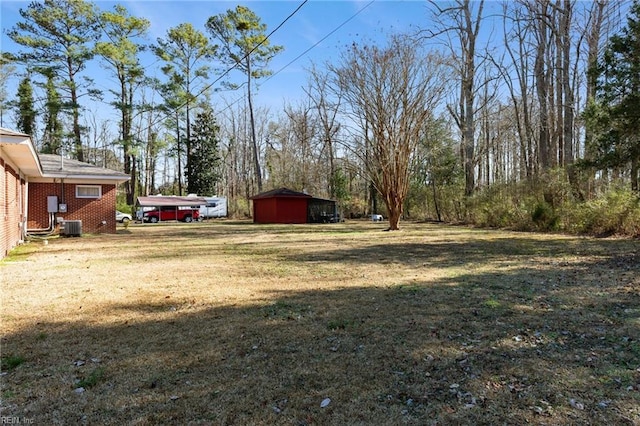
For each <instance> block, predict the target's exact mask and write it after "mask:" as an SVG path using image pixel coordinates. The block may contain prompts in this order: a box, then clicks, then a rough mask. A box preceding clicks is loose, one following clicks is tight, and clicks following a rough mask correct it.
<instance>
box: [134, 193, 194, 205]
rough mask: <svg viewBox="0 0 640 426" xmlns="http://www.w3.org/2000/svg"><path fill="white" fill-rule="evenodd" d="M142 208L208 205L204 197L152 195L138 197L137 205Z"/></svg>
mask: <svg viewBox="0 0 640 426" xmlns="http://www.w3.org/2000/svg"><path fill="white" fill-rule="evenodd" d="M136 204H137V205H138V206H140V207H176V206H201V205H203V204H207V200H205V199H204V198H202V197H178V196H175V195H150V196H148V197H138V201H137V203H136Z"/></svg>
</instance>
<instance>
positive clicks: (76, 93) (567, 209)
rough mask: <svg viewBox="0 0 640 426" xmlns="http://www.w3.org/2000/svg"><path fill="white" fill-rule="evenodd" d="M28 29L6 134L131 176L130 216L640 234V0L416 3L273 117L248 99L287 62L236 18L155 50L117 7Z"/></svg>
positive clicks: (71, 12)
mask: <svg viewBox="0 0 640 426" xmlns="http://www.w3.org/2000/svg"><path fill="white" fill-rule="evenodd" d="M303 7H304V6H303ZM20 15H21V19H22V20H21V21H20V22H18V23H16V24H15V25H14V26H13V27H11V28H7V29H6V31H7V35H8V36H9V37H10V39H11V40H12V41H13V42H15V43H16V45H17V46H19V49H18V50H16V51H11V52H9V51H5V50H3V53H2V62H1V68H0V82H2V88H1V89H2V97H1V98H0V101H1V105H0V108H1V114H0V117H1V118H2V123H1V125H2V126H3V127H12V128H16V129H17V130H20V131H23V132H26V133H29V134H31V135H32V137H33V140H34V141H35V142H36V144H37V146H38V149H39V150H40V151H41V152H48V153H58V154H61V155H66V156H70V157H73V158H76V159H78V160H83V161H88V162H93V163H96V164H99V165H101V166H105V165H106V166H108V167H112V168H114V169H116V170H122V171H124V172H125V173H127V174H129V175H130V176H131V181H130V182H129V183H128V186H127V187H125V188H124V192H123V198H122V200H121V203H120V204H121V205H129V206H131V205H132V204H133V202H134V200H135V197H136V196H138V195H147V194H154V193H162V194H165V195H167V194H177V195H183V194H187V193H190V192H200V191H202V190H206V191H210V192H216V193H217V195H221V196H227V197H228V198H229V200H230V206H229V207H230V213H231V214H232V215H234V216H237V217H245V216H248V215H250V208H249V201H248V200H249V197H251V196H252V195H255V194H256V193H258V192H260V191H262V190H268V189H271V188H275V187H279V186H287V187H290V188H291V189H294V190H298V191H302V190H305V191H308V192H309V193H313V194H314V195H315V196H319V197H326V198H333V199H336V200H338V202H339V204H340V209H341V211H342V214H343V216H344V217H347V218H350V217H353V218H355V217H366V216H368V215H370V214H373V213H382V214H383V215H384V216H385V218H388V219H389V229H391V230H396V229H399V228H400V221H401V220H402V219H403V218H411V219H418V220H430V219H433V220H438V221H450V222H465V223H473V224H478V225H482V226H497V227H509V228H514V229H536V230H560V231H565V232H578V233H581V232H585V233H592V234H610V233H623V234H631V235H637V234H638V233H640V211H639V210H640V205H639V203H640V202H639V201H638V200H639V197H640V140H639V137H638V135H639V134H640V131H639V130H640V129H638V126H639V125H640V124H639V123H640V119H639V117H638V111H639V110H640V105H639V104H638V100H639V99H640V81H639V78H638V76H640V50H639V48H638V40H640V25H639V24H638V22H639V20H640V4H639V2H638V1H637V0H634V1H633V2H632V3H628V2H623V1H604V0H598V1H593V2H579V1H576V0H516V1H503V2H484V1H483V0H477V1H470V0H456V1H453V2H447V3H443V2H425V7H424V16H421V17H418V18H416V25H415V27H414V28H411V29H409V30H406V31H404V32H401V33H398V34H388V35H387V37H386V39H385V41H384V42H382V43H380V42H376V43H374V42H372V41H369V40H366V39H363V40H356V39H354V40H351V41H350V42H349V43H348V44H346V45H344V46H342V47H341V48H340V49H339V51H338V52H336V53H337V54H336V55H335V56H334V57H333V59H332V60H330V61H326V62H324V63H313V62H312V63H311V64H310V65H309V66H308V67H307V68H306V73H307V77H308V78H307V85H306V86H305V87H304V88H301V91H300V99H298V100H288V101H286V102H283V105H282V107H281V108H279V109H277V108H274V107H272V106H271V107H269V106H266V105H260V104H256V103H255V93H256V91H257V90H258V87H257V84H256V83H257V82H258V81H261V80H262V81H263V84H268V83H269V82H268V80H267V79H268V77H269V76H270V75H272V73H273V70H271V69H270V64H271V63H272V60H273V58H275V57H277V55H279V54H281V53H282V52H283V51H285V50H286V49H287V46H281V45H278V44H276V43H272V42H271V40H270V38H269V35H270V33H269V31H270V30H272V29H271V28H267V26H266V25H265V24H264V23H263V22H262V20H261V18H260V16H258V15H257V14H256V13H254V12H253V11H251V10H250V9H248V8H246V7H242V6H238V7H235V8H232V9H229V10H228V11H227V12H226V13H221V14H217V15H212V16H201V17H200V16H199V17H198V19H199V21H198V22H185V23H182V24H179V25H177V26H174V27H173V28H171V29H170V30H169V31H167V33H166V34H165V35H164V36H162V37H158V38H157V39H156V40H151V34H150V32H149V29H150V27H151V26H152V25H153V22H150V21H148V20H147V19H145V18H141V17H136V16H134V14H133V13H132V12H131V11H129V10H127V8H126V7H125V6H121V5H119V6H116V7H114V8H113V9H112V10H100V4H99V3H91V2H87V1H83V0H46V1H44V2H34V3H31V4H29V5H28V6H26V7H24V8H23V9H21V13H20ZM280 31H286V29H281V30H280ZM148 53H152V54H153V55H148ZM150 57H152V58H153V60H152V61H151V60H150V59H149V58H150ZM93 63H100V64H102V66H103V67H105V68H106V69H107V71H108V72H109V73H110V75H112V77H113V80H112V81H111V83H110V85H109V86H108V89H106V90H103V89H101V87H102V86H96V85H95V84H92V81H91V78H90V77H92V75H91V74H90V73H88V72H87V71H86V69H87V66H89V65H90V64H93ZM10 79H13V80H15V81H17V82H19V85H18V84H16V85H15V89H13V88H12V89H11V90H8V87H9V86H8V80H10ZM98 89H101V90H98ZM228 93H233V94H234V95H236V96H237V99H238V100H237V101H230V100H229V98H228V97H225V94H228ZM96 100H99V102H101V103H102V105H103V109H100V110H99V111H96V110H95V109H90V108H87V105H89V102H90V101H91V102H96ZM105 111H109V112H108V113H106V112H105ZM114 114H115V115H114ZM110 115H113V116H117V120H114V119H112V118H111V116H110ZM194 129H196V130H194ZM200 153H202V157H201V156H200ZM202 195H213V194H202Z"/></svg>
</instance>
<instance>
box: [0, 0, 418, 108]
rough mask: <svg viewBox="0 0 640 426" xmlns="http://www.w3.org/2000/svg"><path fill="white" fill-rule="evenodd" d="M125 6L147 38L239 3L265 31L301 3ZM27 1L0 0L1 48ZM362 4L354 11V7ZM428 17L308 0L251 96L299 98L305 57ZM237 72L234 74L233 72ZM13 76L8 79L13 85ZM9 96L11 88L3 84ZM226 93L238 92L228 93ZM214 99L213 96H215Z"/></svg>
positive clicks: (413, 8) (406, 10)
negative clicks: (144, 25) (147, 25)
mask: <svg viewBox="0 0 640 426" xmlns="http://www.w3.org/2000/svg"><path fill="white" fill-rule="evenodd" d="M95 3H96V4H97V5H98V6H99V7H100V9H102V10H107V9H111V8H112V7H113V5H114V4H116V2H107V1H97V2H95ZM118 3H120V4H122V5H124V6H126V7H127V9H128V10H129V11H130V13H131V14H132V15H134V16H139V17H145V18H147V19H148V20H149V21H150V22H151V29H150V36H149V39H150V41H155V40H156V39H157V38H158V37H164V36H165V35H166V32H167V30H168V29H169V28H171V27H175V26H177V25H179V24H181V23H184V22H189V23H191V24H193V25H194V26H195V27H196V28H198V29H200V30H202V31H203V32H205V33H206V31H205V29H204V24H205V22H206V20H207V19H208V18H209V17H210V16H213V15H218V14H220V13H224V12H226V10H228V9H232V8H234V7H235V6H236V5H237V4H242V5H244V6H247V7H249V8H250V9H251V10H253V11H254V12H255V13H256V14H257V15H258V16H259V17H260V18H261V19H262V22H263V23H265V24H266V25H267V32H270V31H272V30H273V29H275V28H276V27H277V26H278V25H280V24H281V23H282V22H283V21H284V20H285V19H286V18H287V16H289V15H290V14H291V13H292V12H293V11H294V10H295V9H296V8H297V7H298V6H299V5H300V4H301V3H302V0H300V1H289V0H282V1H244V2H238V1H204V0H201V1H177V0H173V1H169V0H167V1H158V0H137V1H121V2H118ZM28 4H29V1H11V0H8V1H7V0H2V1H1V2H0V16H1V21H0V22H1V26H2V30H3V31H2V39H1V47H2V50H3V51H16V50H17V49H19V48H18V47H17V46H15V45H14V44H13V42H12V41H11V40H10V39H9V38H8V37H7V36H6V34H5V30H7V29H9V28H11V27H13V26H14V25H15V23H16V22H18V21H19V20H20V19H21V17H20V15H19V13H18V11H19V9H20V8H26V7H27V6H28ZM361 9H364V10H362V11H361V12H360V13H359V14H357V13H358V11H360V10H361ZM356 14H357V16H355V17H353V16H354V15H356ZM352 17H353V19H351V20H350V21H349V22H348V23H346V24H345V25H344V26H342V27H341V28H340V29H338V30H337V31H336V32H335V33H334V34H332V35H331V36H329V37H328V38H327V39H326V40H324V41H323V42H322V43H320V44H319V45H318V46H316V47H314V48H313V49H312V50H311V51H310V52H309V53H307V54H306V55H305V56H303V57H301V58H300V59H298V60H297V61H296V62H294V63H293V64H290V65H288V66H287V64H289V63H290V62H291V61H293V60H294V59H295V58H296V57H298V56H299V55H300V54H302V53H303V52H304V51H305V50H307V49H309V48H310V47H312V46H313V45H314V44H315V43H317V42H318V41H320V40H321V39H323V38H324V37H325V36H327V35H328V34H329V33H331V32H332V31H334V30H336V28H338V27H339V26H340V25H341V24H343V23H344V22H345V21H347V20H348V19H350V18H352ZM427 19H428V12H427V4H426V1H407V0H387V1H382V0H376V1H373V2H370V1H369V0H365V1H323V0H310V1H308V2H307V3H306V4H305V5H304V6H302V8H301V9H300V10H299V11H298V12H297V13H296V14H295V15H294V16H293V17H291V18H290V19H289V20H288V21H287V22H286V23H285V24H284V25H283V26H282V27H281V28H280V29H279V30H278V31H276V32H275V33H274V34H273V36H272V38H271V39H270V40H271V43H273V44H277V45H282V46H284V51H283V52H282V53H280V54H279V55H278V56H277V57H276V58H274V60H273V61H272V63H271V67H270V68H271V70H272V71H274V72H275V71H278V70H281V69H282V68H283V67H285V66H286V68H284V69H282V70H281V71H280V72H279V73H278V74H277V75H275V76H273V77H272V78H271V79H270V80H269V81H266V82H259V84H260V88H259V91H258V95H257V98H256V104H257V105H264V106H271V107H275V108H277V107H278V106H281V105H282V104H283V103H284V102H285V101H289V102H296V101H297V100H298V99H302V97H303V94H304V92H303V90H302V86H304V85H305V83H306V78H307V73H306V71H305V70H304V68H305V67H308V66H309V64H310V61H312V60H313V61H314V62H316V63H319V64H321V63H323V62H325V61H336V60H337V59H338V58H339V55H340V51H341V50H342V49H343V47H344V46H346V45H349V44H351V43H352V42H354V41H355V42H360V41H363V40H364V41H366V42H374V43H384V40H385V38H386V37H387V35H388V34H391V33H397V32H408V31H411V30H412V29H415V28H416V27H417V26H419V27H424V26H425V23H426V21H427ZM154 62H156V60H155V58H154V57H153V56H151V55H149V56H148V57H145V59H144V60H143V64H144V65H145V66H147V67H148V68H147V70H148V72H149V73H151V74H157V75H159V74H160V71H159V66H160V64H159V63H155V64H154ZM88 72H89V73H90V74H91V76H92V77H94V78H95V80H96V82H97V83H96V84H97V85H98V86H99V87H100V86H103V87H102V88H103V89H104V88H106V86H107V85H105V84H102V83H101V82H105V81H108V80H105V78H106V77H105V76H104V75H103V74H101V73H103V71H102V70H101V69H100V67H99V66H98V65H97V63H96V65H95V66H92V67H91V68H90V69H89V70H88ZM236 77H239V76H237V75H236ZM15 83H16V82H15V81H14V82H12V84H13V85H15ZM8 90H9V95H10V96H11V97H12V96H13V95H14V94H15V90H14V89H12V86H9V87H8ZM229 97H240V94H233V95H230V96H229ZM214 102H215V99H214Z"/></svg>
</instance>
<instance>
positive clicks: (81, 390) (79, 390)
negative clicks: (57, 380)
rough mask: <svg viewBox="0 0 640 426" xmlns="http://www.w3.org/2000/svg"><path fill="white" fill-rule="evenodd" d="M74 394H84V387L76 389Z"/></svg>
mask: <svg viewBox="0 0 640 426" xmlns="http://www.w3.org/2000/svg"><path fill="white" fill-rule="evenodd" d="M74 392H75V393H78V394H80V393H84V388H82V387H80V388H75V389H74Z"/></svg>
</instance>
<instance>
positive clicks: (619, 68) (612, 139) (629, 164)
mask: <svg viewBox="0 0 640 426" xmlns="http://www.w3.org/2000/svg"><path fill="white" fill-rule="evenodd" d="M595 74H596V75H597V76H598V79H597V81H598V83H597V87H596V97H595V100H594V102H592V103H591V104H590V105H589V107H588V108H587V110H586V112H585V118H586V120H587V124H588V126H589V128H590V130H592V131H593V133H594V138H593V144H594V146H593V147H589V148H592V149H593V151H594V152H595V153H596V158H595V160H594V161H593V162H592V164H593V165H595V166H596V167H597V168H599V169H604V170H606V169H608V168H613V169H618V170H621V171H625V172H626V171H628V172H629V175H630V178H631V188H632V189H633V190H635V191H640V175H639V173H640V2H639V1H638V0H635V1H634V2H633V4H632V6H631V9H630V11H629V17H628V19H627V26H626V27H625V28H623V29H622V31H621V32H620V34H617V35H615V36H613V37H611V39H610V40H609V44H608V47H607V49H606V51H605V53H604V56H603V58H602V60H601V61H600V62H599V64H598V67H597V69H596V70H595Z"/></svg>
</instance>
